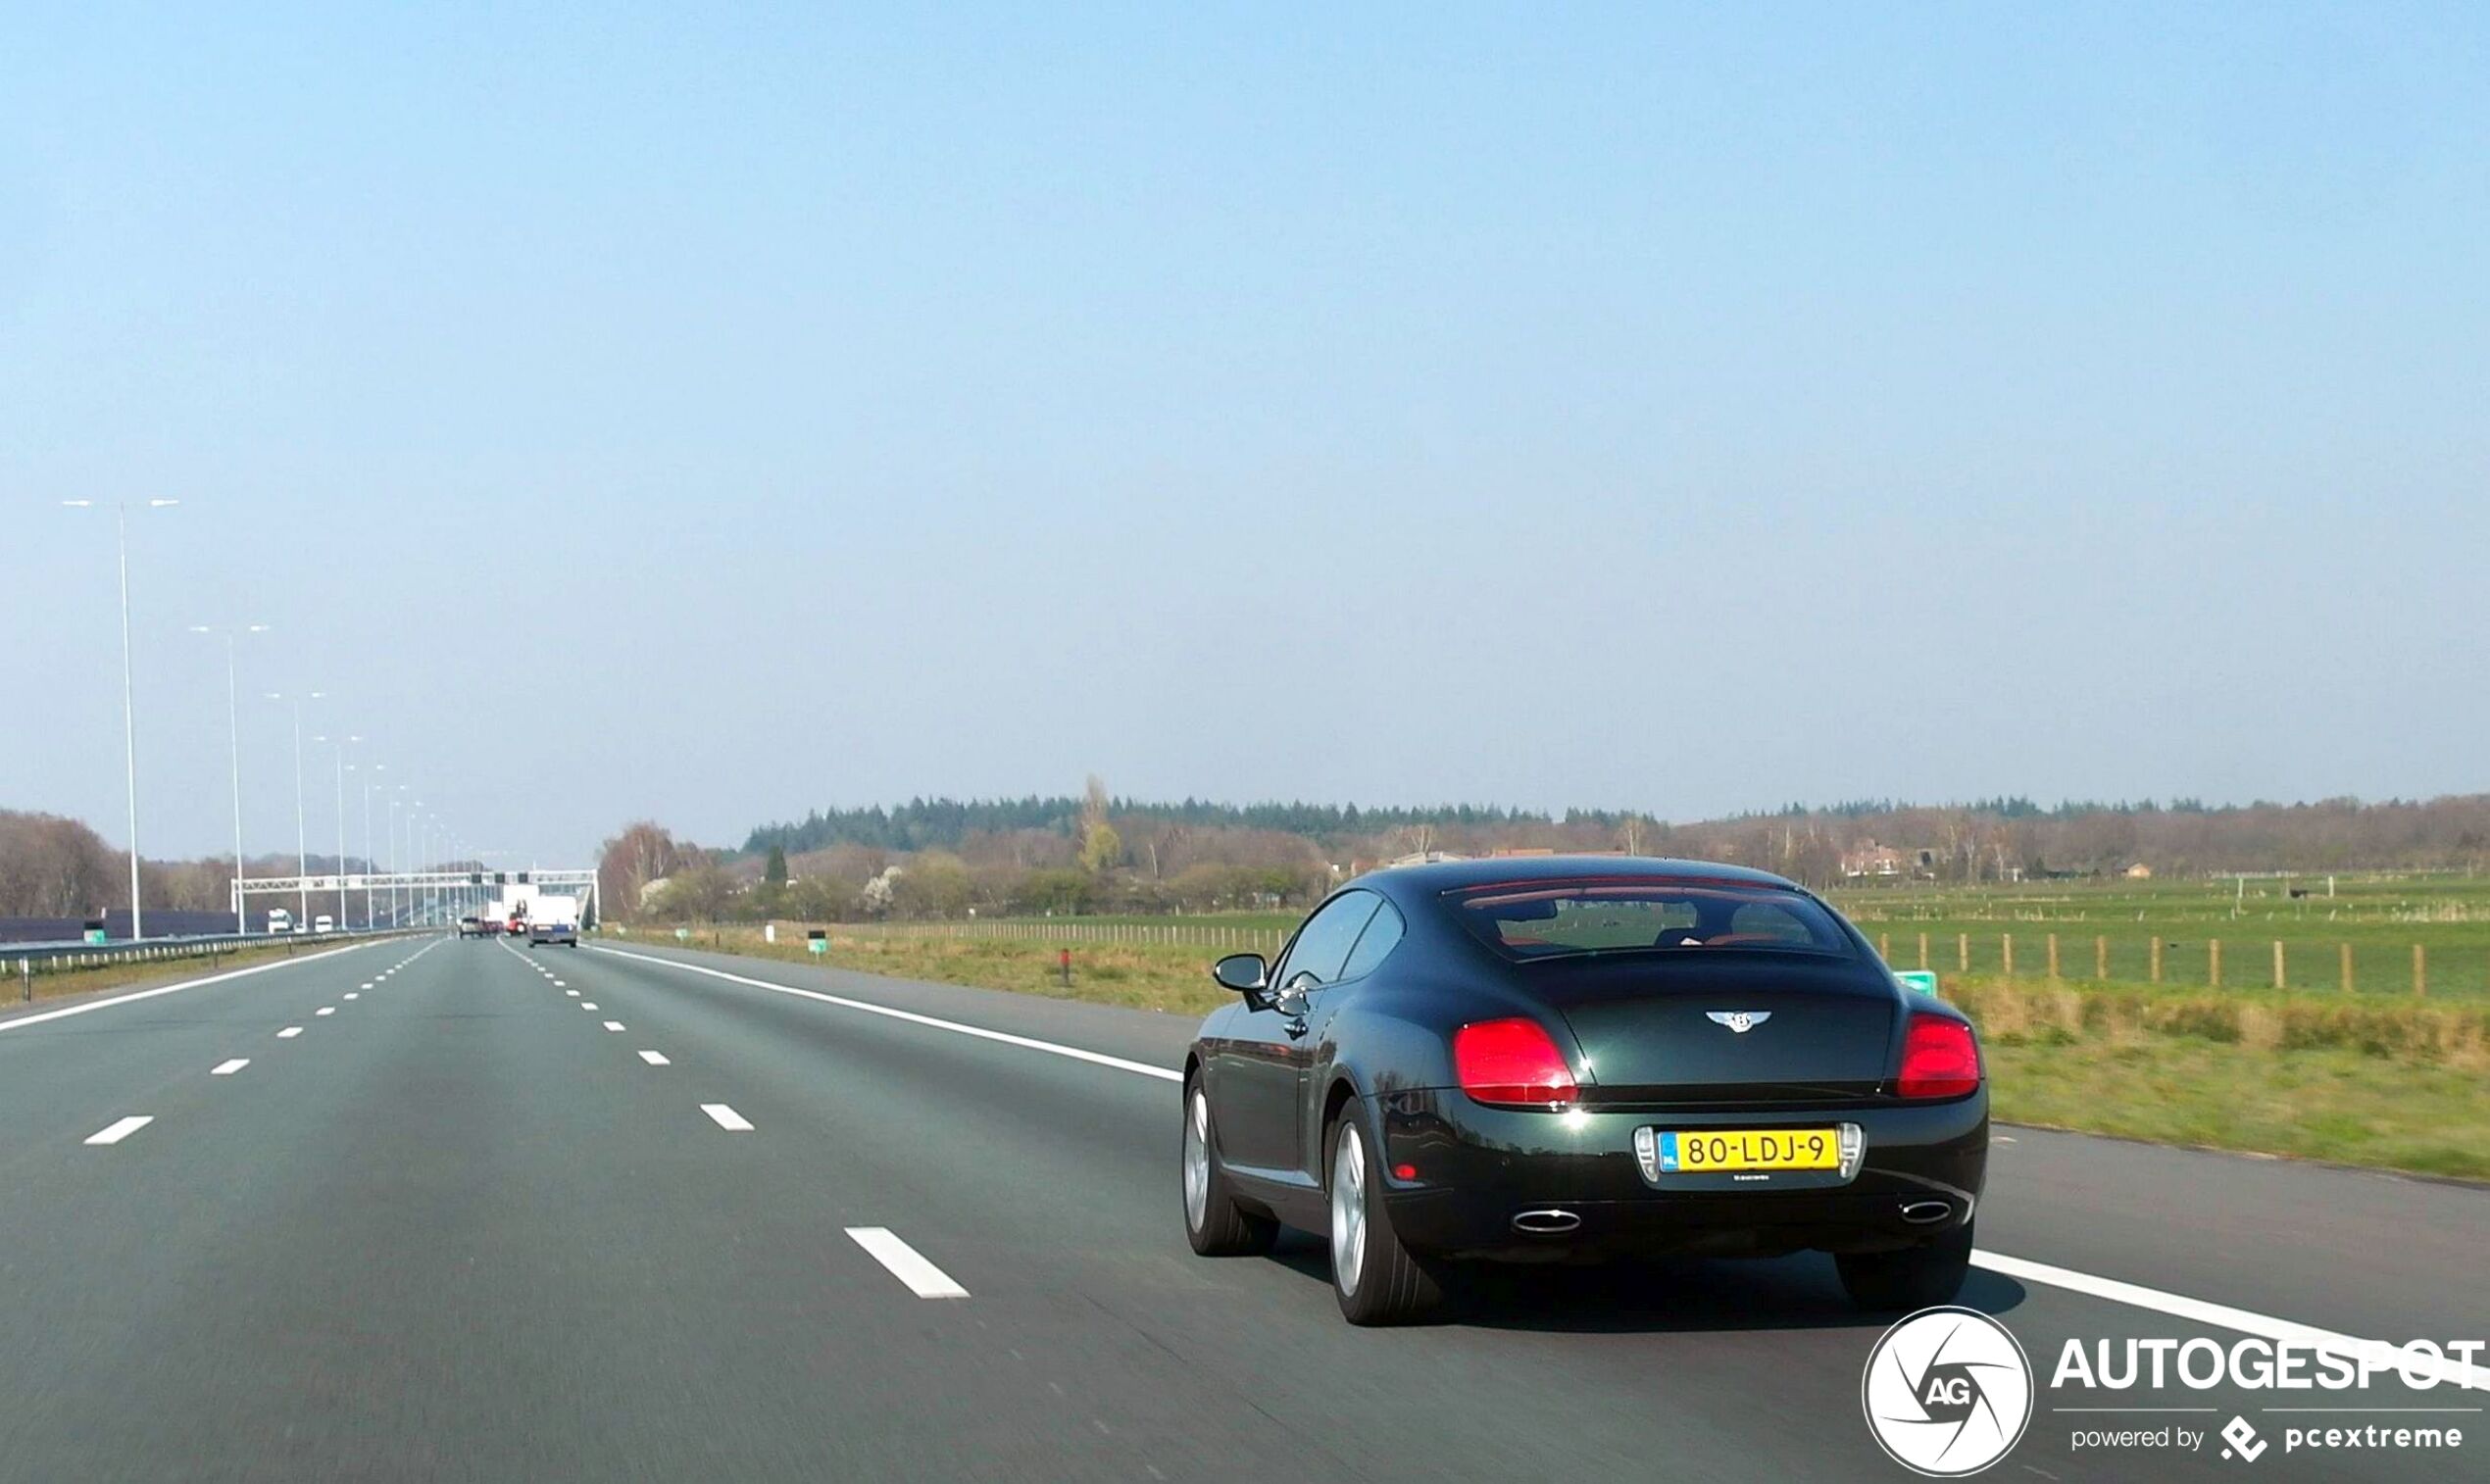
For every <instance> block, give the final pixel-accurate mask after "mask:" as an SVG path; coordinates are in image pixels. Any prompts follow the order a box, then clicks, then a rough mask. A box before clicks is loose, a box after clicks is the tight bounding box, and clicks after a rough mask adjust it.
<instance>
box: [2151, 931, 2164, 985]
mask: <svg viewBox="0 0 2490 1484" xmlns="http://www.w3.org/2000/svg"><path fill="white" fill-rule="evenodd" d="M2153 982H2154V983H2156V984H2159V983H2161V982H2162V935H2161V934H2160V933H2155V934H2154V935H2153Z"/></svg>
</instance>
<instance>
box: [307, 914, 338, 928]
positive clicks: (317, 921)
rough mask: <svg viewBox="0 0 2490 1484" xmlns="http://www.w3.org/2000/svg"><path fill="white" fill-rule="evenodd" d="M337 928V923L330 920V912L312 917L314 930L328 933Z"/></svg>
mask: <svg viewBox="0 0 2490 1484" xmlns="http://www.w3.org/2000/svg"><path fill="white" fill-rule="evenodd" d="M336 930H337V924H336V923H334V922H331V921H330V920H328V914H326V913H322V914H321V915H319V916H317V917H314V918H312V931H313V932H316V933H327V932H335V931H336Z"/></svg>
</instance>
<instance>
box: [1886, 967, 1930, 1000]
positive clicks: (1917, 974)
mask: <svg viewBox="0 0 2490 1484" xmlns="http://www.w3.org/2000/svg"><path fill="white" fill-rule="evenodd" d="M1893 976H1894V977H1895V978H1897V979H1900V980H1901V981H1902V985H1903V988H1905V989H1916V990H1917V991H1918V992H1919V993H1921V994H1923V995H1933V994H1935V993H1936V992H1937V976H1936V975H1935V974H1933V973H1930V972H1929V971H1928V970H1926V969H1924V968H1897V969H1895V970H1894V971H1893Z"/></svg>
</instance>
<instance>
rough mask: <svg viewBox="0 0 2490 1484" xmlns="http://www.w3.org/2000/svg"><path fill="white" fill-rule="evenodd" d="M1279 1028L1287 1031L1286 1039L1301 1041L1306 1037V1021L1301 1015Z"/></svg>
mask: <svg viewBox="0 0 2490 1484" xmlns="http://www.w3.org/2000/svg"><path fill="white" fill-rule="evenodd" d="M1280 1029H1281V1030H1284V1031H1286V1032H1288V1039H1289V1040H1291V1041H1302V1040H1304V1039H1305V1037H1306V1022H1305V1020H1304V1018H1303V1017H1302V1016H1301V1017H1299V1018H1297V1019H1294V1020H1291V1021H1289V1022H1288V1023H1287V1024H1285V1025H1283V1026H1281V1027H1280Z"/></svg>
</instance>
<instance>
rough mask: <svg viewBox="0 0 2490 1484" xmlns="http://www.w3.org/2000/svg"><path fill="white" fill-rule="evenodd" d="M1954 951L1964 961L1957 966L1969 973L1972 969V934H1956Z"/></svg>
mask: <svg viewBox="0 0 2490 1484" xmlns="http://www.w3.org/2000/svg"><path fill="white" fill-rule="evenodd" d="M1954 952H1955V954H1956V955H1957V957H1958V958H1960V960H1961V961H1962V962H1961V963H1960V964H1959V965H1957V966H1958V967H1960V968H1961V969H1962V970H1963V972H1965V973H1969V972H1970V971H1971V935H1970V934H1969V933H1956V934H1955V935H1954Z"/></svg>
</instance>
